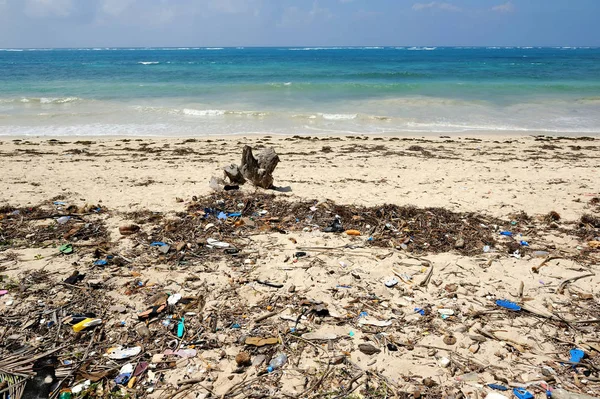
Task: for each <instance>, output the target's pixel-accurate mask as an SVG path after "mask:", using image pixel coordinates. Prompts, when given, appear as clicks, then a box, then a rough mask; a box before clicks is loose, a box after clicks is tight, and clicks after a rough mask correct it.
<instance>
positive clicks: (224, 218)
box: [217, 212, 227, 220]
mask: <svg viewBox="0 0 600 399" xmlns="http://www.w3.org/2000/svg"><path fill="white" fill-rule="evenodd" d="M217 219H219V220H227V214H226V213H225V212H221V213H219V215H218V216H217Z"/></svg>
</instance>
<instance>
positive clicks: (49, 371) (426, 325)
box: [0, 192, 600, 399]
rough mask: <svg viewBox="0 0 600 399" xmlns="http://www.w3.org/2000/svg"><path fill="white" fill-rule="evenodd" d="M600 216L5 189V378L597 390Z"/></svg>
mask: <svg viewBox="0 0 600 399" xmlns="http://www.w3.org/2000/svg"><path fill="white" fill-rule="evenodd" d="M592 216H593V215H592ZM585 220H587V221H588V222H589V221H590V220H591V221H593V220H594V219H593V218H592V219H590V218H587V219H585ZM551 223H554V224H556V225H555V226H550V224H551ZM584 230H585V233H582V231H584ZM550 233H552V234H554V235H556V234H561V235H562V236H564V237H567V238H568V239H569V240H576V245H575V246H572V247H568V248H566V247H565V248H561V247H558V246H557V245H556V243H555V240H552V239H551V238H549V234H550ZM598 236H600V231H598V226H594V225H593V223H582V221H578V222H573V223H569V222H564V221H559V220H557V219H556V218H552V220H550V221H548V220H547V218H544V217H542V218H540V219H539V220H535V219H533V218H529V217H527V216H526V215H523V214H521V215H515V217H514V218H512V220H500V219H495V218H491V217H487V216H484V215H478V214H472V213H468V214H462V213H453V212H450V211H448V210H445V209H442V208H427V209H420V208H415V207H399V206H395V205H383V206H379V207H361V206H348V205H337V204H335V203H332V202H328V201H327V202H318V201H298V202H293V201H291V200H290V199H288V198H285V197H281V196H274V195H268V194H261V193H254V194H252V195H248V194H243V193H239V192H220V193H218V194H213V195H211V196H208V197H203V198H193V199H192V200H191V201H190V202H189V204H188V206H187V211H186V212H183V213H178V214H163V213H156V212H150V211H143V212H136V213H118V212H112V211H110V210H108V209H106V208H103V207H99V206H95V205H94V206H85V205H84V206H81V207H77V206H74V205H70V204H69V202H68V201H66V200H65V199H62V200H57V199H54V200H53V201H49V202H48V203H46V204H42V205H40V206H37V207H33V208H27V209H26V208H19V209H16V208H10V207H4V208H2V209H0V274H1V280H0V340H1V341H2V343H3V345H2V346H0V359H1V360H0V395H6V394H7V393H8V394H9V395H10V397H11V398H19V397H20V396H21V395H22V394H23V392H27V391H28V390H31V389H33V388H32V387H35V389H36V390H37V392H48V395H46V396H49V397H60V398H65V399H66V398H84V397H98V398H100V397H111V398H116V397H123V398H125V397H156V398H185V397H190V398H191V397H204V398H208V397H214V398H235V397H256V398H258V397H294V398H385V397H412V398H418V397H427V398H441V397H447V398H450V397H453V398H461V397H482V398H483V397H488V398H490V399H494V398H502V397H519V398H521V397H523V398H530V397H539V398H542V397H545V396H546V394H552V393H553V392H554V393H553V396H554V397H558V398H559V399H560V397H561V395H562V394H564V391H562V390H566V391H568V392H570V393H577V394H580V395H592V396H594V395H598V394H600V374H599V368H600V336H599V335H598V329H597V326H598V323H600V304H599V302H598V288H599V283H600V279H598V277H597V272H598V271H597V270H596V269H597V268H598V257H599V254H600V247H599V246H596V244H594V243H595V242H598V239H597V237H598ZM577 240H578V241H577ZM47 377H48V378H47ZM561 389H562V390H561ZM44 390H45V391H44ZM562 397H565V396H562ZM580 397H582V398H585V397H586V396H580Z"/></svg>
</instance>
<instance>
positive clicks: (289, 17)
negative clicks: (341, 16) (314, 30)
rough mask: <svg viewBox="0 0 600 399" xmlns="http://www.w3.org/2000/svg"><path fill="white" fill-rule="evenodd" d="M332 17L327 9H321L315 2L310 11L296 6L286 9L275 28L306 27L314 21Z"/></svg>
mask: <svg viewBox="0 0 600 399" xmlns="http://www.w3.org/2000/svg"><path fill="white" fill-rule="evenodd" d="M333 17H334V15H333V14H332V12H331V11H330V10H329V9H328V8H321V7H320V6H319V2H318V1H317V0H315V1H314V2H313V5H312V8H311V9H310V10H303V9H301V8H299V7H296V6H292V7H288V8H286V9H285V10H284V12H283V15H282V16H281V19H280V20H279V22H278V23H277V26H279V27H291V26H307V25H310V24H311V23H312V22H313V21H315V20H316V19H331V18H333Z"/></svg>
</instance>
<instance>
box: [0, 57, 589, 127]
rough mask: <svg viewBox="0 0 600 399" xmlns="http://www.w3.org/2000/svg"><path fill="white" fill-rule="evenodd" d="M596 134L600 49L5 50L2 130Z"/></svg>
mask: <svg viewBox="0 0 600 399" xmlns="http://www.w3.org/2000/svg"><path fill="white" fill-rule="evenodd" d="M471 131H490V132H498V133H509V132H519V133H523V132H536V133H537V132H541V133H544V132H548V133H549V134H564V135H569V134H599V133H600V48H575V47H568V48H567V47H560V48H532V47H520V48H516V47H515V48H498V47H488V48H465V47H452V48H450V47H361V48H349V47H336V48H324V47H293V48H131V49H126V48H93V49H91V48H90V49H1V50H0V135H3V136H7V135H10V136H40V135H49V136H75V135H79V136H105V135H119V136H202V135H216V134H219V135H222V134H247V133H248V134H250V133H266V134H338V133H340V134H376V133H380V134H390V135H394V134H398V135H414V134H428V133H435V134H438V133H439V134H443V133H457V132H458V133H462V132H471Z"/></svg>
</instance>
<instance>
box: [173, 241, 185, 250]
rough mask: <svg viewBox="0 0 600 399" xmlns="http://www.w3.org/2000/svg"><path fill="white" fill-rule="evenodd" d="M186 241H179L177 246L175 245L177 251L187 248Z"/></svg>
mask: <svg viewBox="0 0 600 399" xmlns="http://www.w3.org/2000/svg"><path fill="white" fill-rule="evenodd" d="M185 246H186V243H185V242H184V241H180V242H178V243H177V246H176V247H175V248H176V249H177V252H179V251H181V250H182V249H183V248H185Z"/></svg>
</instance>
